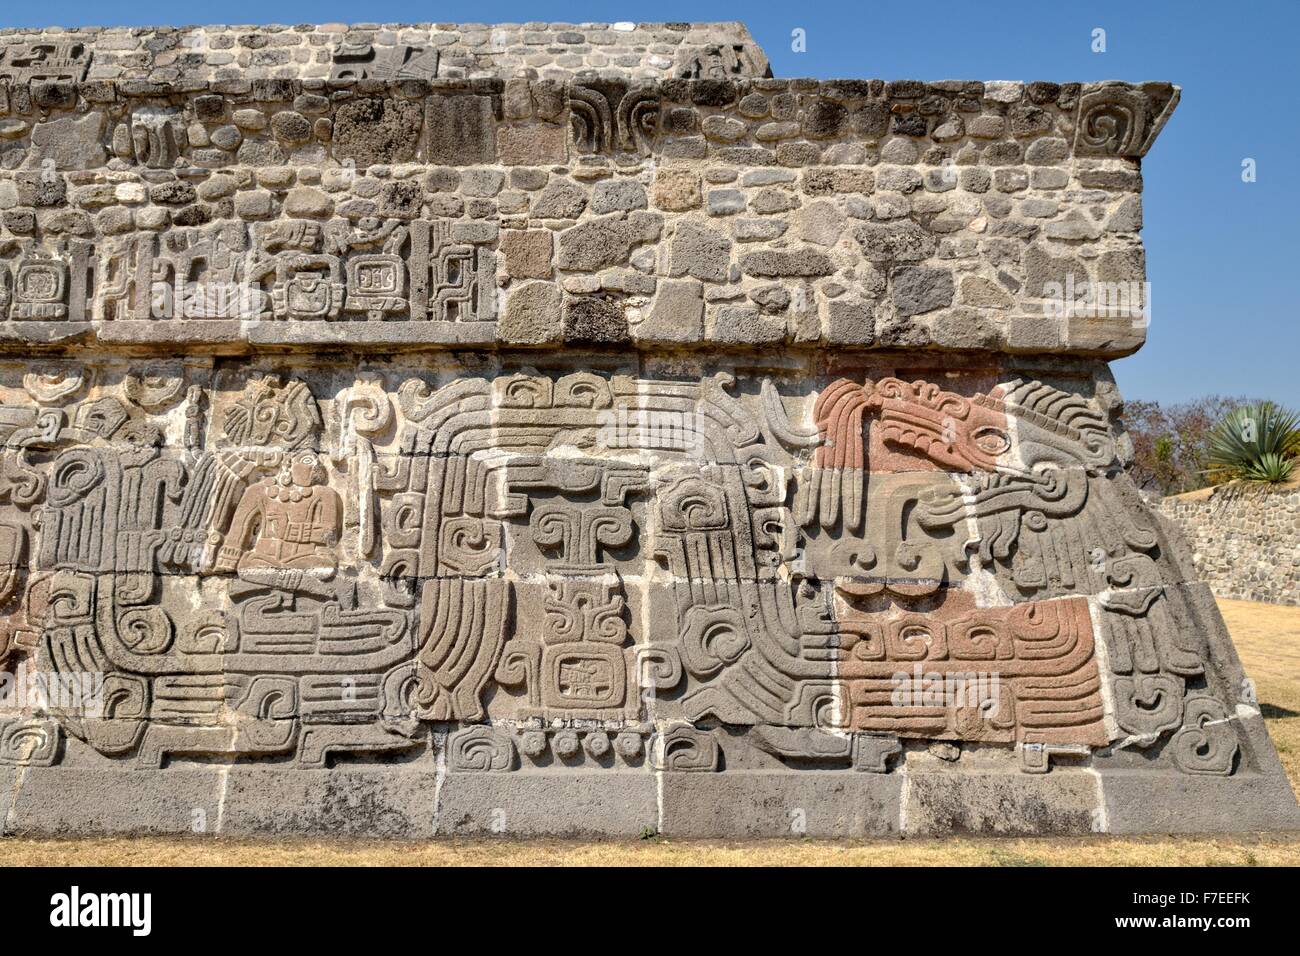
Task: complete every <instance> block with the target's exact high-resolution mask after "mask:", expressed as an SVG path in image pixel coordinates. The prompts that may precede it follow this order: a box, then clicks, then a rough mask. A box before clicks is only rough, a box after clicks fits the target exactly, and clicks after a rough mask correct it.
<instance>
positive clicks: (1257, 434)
mask: <svg viewBox="0 0 1300 956" xmlns="http://www.w3.org/2000/svg"><path fill="white" fill-rule="evenodd" d="M1298 455H1300V415H1297V414H1296V413H1295V412H1292V411H1289V410H1288V409H1285V408H1282V407H1280V406H1278V405H1275V404H1273V403H1272V402H1256V403H1254V404H1252V405H1247V406H1245V407H1244V408H1239V409H1236V410H1234V411H1232V412H1229V413H1228V414H1227V415H1226V416H1224V418H1223V420H1222V421H1220V422H1219V424H1218V425H1216V426H1215V427H1214V428H1213V429H1212V430H1211V431H1210V434H1209V435H1208V436H1207V437H1206V454H1205V463H1206V466H1207V467H1206V473H1207V474H1208V475H1209V477H1210V480H1211V481H1213V482H1216V483H1218V482H1224V481H1249V482H1263V483H1268V484H1275V483H1277V482H1282V481H1286V480H1287V479H1288V478H1290V477H1291V474H1292V472H1293V471H1294V469H1295V464H1296V457H1297V456H1298Z"/></svg>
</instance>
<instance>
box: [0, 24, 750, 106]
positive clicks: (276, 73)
mask: <svg viewBox="0 0 1300 956" xmlns="http://www.w3.org/2000/svg"><path fill="white" fill-rule="evenodd" d="M577 73H582V74H587V75H600V74H607V75H613V76H617V77H621V78H623V79H629V78H631V79H662V78H666V77H681V78H687V79H725V78H727V77H735V76H765V75H768V74H769V73H770V70H769V68H768V64H767V57H766V56H765V55H764V54H763V51H762V49H761V48H760V47H759V46H758V44H756V43H755V42H754V41H753V39H752V38H751V37H750V35H749V31H748V30H747V29H745V27H744V25H743V24H739V23H628V22H621V23H497V24H485V23H460V24H457V23H423V24H401V23H398V24H378V23H359V24H351V25H349V24H343V23H334V24H321V25H316V24H310V23H308V24H300V25H298V26H266V25H261V26H232V25H209V26H203V27H81V28H78V29H67V30H45V31H30V30H21V29H12V28H10V29H4V30H0V79H8V80H17V81H19V82H27V81H30V80H32V79H55V80H68V81H71V82H74V83H76V82H81V81H84V80H114V81H124V82H128V83H135V84H138V85H139V86H140V87H148V86H150V85H152V86H153V88H154V89H158V88H159V87H162V88H165V89H167V90H170V89H173V88H177V87H181V88H183V87H185V86H188V85H190V84H192V83H206V82H210V81H221V80H231V79H233V80H246V79H254V78H257V79H266V78H277V79H329V78H331V77H332V78H335V79H352V80H361V79H389V80H399V79H400V80H409V79H415V80H428V79H432V78H434V77H443V78H461V79H465V78H470V79H474V78H479V77H487V76H532V77H539V78H544V79H548V78H549V79H554V78H560V79H563V78H565V77H568V76H572V75H574V74H577Z"/></svg>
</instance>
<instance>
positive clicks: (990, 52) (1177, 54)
mask: <svg viewBox="0 0 1300 956" xmlns="http://www.w3.org/2000/svg"><path fill="white" fill-rule="evenodd" d="M735 19H740V20H743V21H745V22H746V23H747V24H748V25H749V28H750V31H751V32H752V33H753V34H754V36H755V38H756V39H757V40H758V42H759V43H760V44H762V45H763V47H764V48H765V49H766V50H767V52H768V55H769V57H770V58H771V60H772V69H773V71H774V72H775V74H776V75H777V76H784V77H791V76H812V77H820V78H828V77H879V78H882V79H920V80H937V79H979V80H988V79H1021V80H1038V79H1042V80H1057V81H1069V80H1081V81H1087V80H1104V79H1124V80H1133V81H1140V80H1171V81H1173V82H1175V83H1178V84H1179V85H1181V86H1182V87H1183V99H1182V103H1181V104H1180V105H1179V107H1178V111H1177V113H1176V114H1175V115H1174V117H1173V119H1172V120H1171V121H1170V124H1169V126H1167V127H1166V128H1165V130H1164V132H1163V133H1162V134H1161V136H1160V139H1159V141H1158V142H1157V143H1156V145H1155V147H1154V148H1153V149H1152V151H1151V153H1150V155H1149V156H1148V157H1147V158H1146V159H1145V160H1144V162H1143V167H1144V168H1143V172H1144V178H1145V183H1146V187H1145V198H1144V203H1145V213H1146V227H1145V230H1144V237H1145V240H1146V245H1147V264H1148V278H1149V279H1150V281H1151V284H1152V302H1153V320H1152V325H1151V329H1150V335H1149V339H1148V342H1147V345H1146V346H1145V347H1144V348H1143V349H1142V351H1141V352H1139V353H1138V354H1137V355H1136V356H1133V357H1131V358H1128V359H1124V360H1122V361H1120V362H1118V363H1116V365H1115V373H1116V376H1117V377H1118V379H1119V384H1120V387H1121V388H1122V390H1123V392H1124V394H1125V395H1126V396H1127V397H1129V398H1146V399H1157V400H1160V401H1179V400H1184V399H1189V398H1194V397H1196V396H1199V395H1204V394H1210V393H1219V394H1225V395H1250V396H1254V397H1261V398H1272V399H1274V400H1277V401H1281V402H1284V403H1286V404H1289V405H1291V406H1293V407H1300V372H1298V371H1297V365H1298V364H1300V315H1297V308H1296V299H1297V297H1296V295H1295V292H1294V286H1293V285H1292V282H1293V281H1295V279H1296V276H1297V273H1300V263H1297V252H1300V239H1297V237H1296V233H1295V232H1294V229H1295V227H1296V220H1297V213H1300V176H1298V175H1297V173H1298V172H1300V164H1298V161H1297V157H1300V121H1298V120H1297V113H1298V111H1297V108H1296V102H1295V97H1296V86H1297V84H1296V80H1297V78H1298V77H1300V68H1298V67H1297V66H1296V62H1297V55H1296V52H1295V50H1296V37H1297V35H1298V34H1300V2H1297V0H1270V2H1256V3H1252V2H1243V0H1236V2H1233V3H1227V2H1219V3H1213V4H1211V3H1200V2H1196V0H1184V2H1173V0H1141V2H1140V3H1134V2H1127V3H1121V2H1093V3H1088V4H1086V5H1085V4H1067V3H1035V4H1029V3H1025V2H1023V0H1021V2H1009V0H978V2H970V0H964V2H955V0H927V2H925V3H916V4H912V3H896V4H865V3H863V2H861V0H858V2H849V0H843V2H826V3H812V2H804V3H767V2H756V0H720V2H709V0H691V2H676V0H656V2H653V3H648V2H639V0H624V2H619V3H586V2H574V0H566V2H557V0H526V2H518V0H516V2H492V0H478V2H475V3H473V4H424V3H414V2H410V0H367V2H364V3H360V2H356V0H352V2H348V0H312V2H310V3H308V2H304V0H259V2H255V3H254V2H248V0H188V2H185V3H175V2H166V3H163V2H159V0H130V2H126V0H99V2H94V3H88V2H71V0H66V2H65V0H48V2H45V3H41V4H19V3H17V2H14V0H10V2H9V3H6V4H5V6H4V9H3V11H0V26H26V27H38V26H44V25H48V24H57V25H61V26H77V25H109V24H125V25H143V24H157V23H170V24H178V23H182V22H188V23H303V22H316V23H321V22H330V21H343V22H348V21H361V20H365V21H379V22H388V23H393V22H424V21H470V20H473V21H477V22H522V21H528V20H563V21H567V22H580V21H585V20H601V21H610V20H654V21H660V20H735ZM796 27H800V28H803V29H804V30H805V31H806V33H807V52H805V53H794V52H792V51H791V44H790V35H791V31H792V30H793V29H795V28H796ZM1098 27H1100V28H1102V29H1104V30H1105V31H1106V52H1104V53H1094V52H1092V49H1091V46H1092V33H1093V30H1094V29H1096V28H1098ZM1246 158H1251V159H1253V160H1255V164H1256V170H1257V181H1255V182H1253V183H1244V182H1242V179H1241V169H1242V160H1243V159H1246Z"/></svg>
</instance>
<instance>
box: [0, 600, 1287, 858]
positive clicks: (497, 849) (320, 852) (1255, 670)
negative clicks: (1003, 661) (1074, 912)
mask: <svg viewBox="0 0 1300 956" xmlns="http://www.w3.org/2000/svg"><path fill="white" fill-rule="evenodd" d="M1219 604H1220V607H1222V609H1223V614H1224V617H1225V618H1226V619H1227V621H1228V627H1229V629H1230V630H1231V631H1232V635H1233V639H1234V641H1235V642H1236V645H1237V649H1238V651H1239V652H1240V654H1241V657H1242V660H1243V662H1244V663H1245V666H1246V670H1247V672H1248V673H1249V674H1250V675H1251V677H1252V678H1253V679H1254V680H1255V682H1256V688H1257V691H1258V694H1259V700H1260V702H1261V705H1262V707H1263V710H1264V716H1265V719H1266V720H1267V721H1268V726H1269V732H1270V733H1271V734H1272V736H1273V741H1274V743H1276V744H1277V749H1278V752H1279V754H1281V757H1282V762H1283V764H1284V765H1285V766H1286V771H1287V775H1288V777H1289V778H1290V780H1291V786H1292V787H1293V788H1297V789H1300V608H1295V607H1278V606H1275V605H1269V604H1257V603H1254V602H1251V601H1220V602H1219ZM69 864H75V865H80V866H98V865H115V866H132V865H152V866H171V865H186V866H194V865H200V866H265V865H275V866H320V865H327V866H328V865H335V866H337V865H345V866H478V865H506V866H588V865H600V866H645V865H651V866H772V865H778V866H862V865H884V866H980V865H991V866H1040V865H1044V866H1054V865H1066V864H1068V865H1084V866H1162V865H1163V866H1255V865H1261V866H1285V865H1291V866H1295V865H1300V835H1291V836H1287V835H1282V836H1277V835H1258V834H1248V835H1241V836H1232V837H1150V838H1144V839H1112V838H1108V837H1078V838H1043V839H972V838H950V839H946V840H928V839H927V840H845V841H838V842H831V841H823V840H801V841H791V840H770V841H761V842H749V843H738V842H714V841H681V842H678V841H674V840H664V839H653V840H638V841H609V842H581V843H580V842H572V841H556V840H545V841H530V842H527V843H523V842H513V841H509V840H439V841H428V842H413V843H392V842H376V841H318V840H282V841H276V842H266V841H260V842H252V841H235V840H212V839H207V840H202V839H181V838H147V839H146V838H137V839H100V840H85V839H81V840H20V839H13V840H2V841H0V865H5V866H40V865H46V866H50V865H53V866H61V865H69Z"/></svg>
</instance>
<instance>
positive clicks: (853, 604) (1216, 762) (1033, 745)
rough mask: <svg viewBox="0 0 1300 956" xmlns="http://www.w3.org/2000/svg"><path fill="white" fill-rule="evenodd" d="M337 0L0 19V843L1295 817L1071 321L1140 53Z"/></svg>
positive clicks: (1113, 338) (1122, 232)
mask: <svg viewBox="0 0 1300 956" xmlns="http://www.w3.org/2000/svg"><path fill="white" fill-rule="evenodd" d="M339 33H340V31H338V30H334V29H330V28H321V29H315V28H313V29H306V30H298V29H297V28H295V29H293V30H266V31H253V32H251V33H248V36H249V37H253V38H255V41H254V42H253V43H251V44H250V43H248V42H245V41H244V40H242V39H240V37H243V36H244V32H243V31H241V30H239V29H238V28H220V29H218V28H212V29H210V30H209V31H208V33H207V34H206V35H207V40H206V41H205V43H206V45H204V46H202V47H201V48H200V47H194V48H191V47H186V48H185V49H186V50H191V51H192V52H185V53H182V52H180V51H179V50H178V48H177V47H176V46H175V43H176V42H177V39H176V38H177V37H178V36H179V37H191V38H192V37H194V36H195V35H196V34H195V33H194V32H193V31H178V32H171V31H165V30H160V31H116V32H113V31H106V32H104V33H93V34H89V35H88V36H89V37H90V40H89V41H88V42H87V43H86V44H84V45H82V46H81V47H80V48H76V47H75V44H74V46H72V47H69V46H68V45H67V43H66V41H67V37H68V35H67V34H63V33H52V34H50V35H48V36H47V37H43V38H41V39H40V40H39V41H33V39H32V38H31V37H16V38H14V37H11V38H10V39H12V40H13V41H14V42H11V43H8V44H6V45H5V46H4V50H5V55H4V58H3V59H0V68H3V67H4V66H5V64H7V65H8V68H9V69H10V73H9V74H8V75H9V77H10V78H9V79H8V80H0V224H2V226H3V231H2V232H0V569H4V573H3V574H0V602H3V603H0V662H3V664H4V667H5V668H7V670H8V673H10V674H12V675H13V681H12V682H19V683H21V682H22V681H28V680H29V675H40V676H41V677H42V679H50V680H55V681H56V683H55V684H53V685H51V686H54V687H60V688H61V687H63V686H64V685H66V684H76V682H77V681H78V680H83V679H84V680H87V681H91V682H92V686H93V687H95V688H97V691H98V693H97V695H96V696H94V697H93V698H92V699H91V701H90V703H91V704H92V705H93V706H91V707H89V708H87V707H80V706H76V702H75V701H74V702H71V703H70V702H69V701H67V700H66V699H64V698H63V697H58V698H56V699H50V700H46V701H44V702H42V701H40V700H37V701H36V702H35V703H30V704H29V705H28V706H20V707H17V708H16V709H12V710H10V711H8V712H6V714H5V715H4V716H3V717H0V808H3V810H4V813H3V815H2V816H0V818H2V819H4V820H5V821H6V823H5V827H6V828H7V830H8V831H9V832H26V833H39V832H68V831H73V832H86V831H96V832H103V831H125V832H141V831H161V832H172V831H176V830H183V831H191V830H193V829H195V827H196V826H197V825H198V824H196V822H195V821H196V820H201V821H203V823H202V827H201V828H202V829H205V830H208V831H210V832H211V831H215V832H222V833H256V832H298V833H302V832H312V833H319V832H330V833H337V832H358V833H367V834H384V835H403V836H420V835H428V834H430V833H439V834H441V833H474V832H502V831H503V830H504V832H508V833H512V834H515V835H528V834H564V835H572V834H591V833H598V834H604V835H620V836H632V835H636V834H639V833H641V832H642V831H643V830H646V829H653V830H657V831H659V832H665V833H670V834H677V835H711V836H719V835H728V834H733V835H781V834H787V833H790V832H792V829H791V827H792V823H794V824H796V825H797V826H798V827H800V828H801V829H799V830H795V831H793V832H802V833H808V834H823V835H844V834H867V833H898V832H905V833H943V832H951V831H964V832H970V831H975V832H1002V833H1006V832H1049V831H1050V832H1094V831H1098V830H1107V831H1114V832H1132V831H1142V830H1149V829H1160V830H1166V829H1192V830H1202V829H1205V830H1214V829H1231V828H1237V827H1242V826H1246V827H1251V828H1268V827H1273V826H1284V825H1294V824H1295V822H1296V820H1297V810H1296V805H1295V800H1294V798H1293V796H1292V795H1291V793H1290V790H1289V788H1288V787H1287V784H1286V781H1285V777H1284V776H1283V774H1282V771H1281V767H1280V765H1279V764H1278V761H1277V758H1276V755H1275V753H1274V752H1273V749H1272V745H1271V743H1270V742H1269V740H1268V738H1267V735H1266V734H1265V733H1264V730H1263V724H1262V719H1261V717H1260V715H1259V711H1258V708H1257V707H1255V706H1254V702H1253V700H1251V699H1250V698H1249V696H1248V687H1249V685H1248V684H1247V682H1246V681H1245V679H1244V675H1243V674H1242V672H1241V668H1240V664H1239V662H1238V661H1237V659H1236V656H1235V654H1234V652H1233V650H1232V646H1231V642H1230V640H1229V639H1228V637H1227V634H1226V632H1225V631H1224V629H1223V625H1222V621H1221V619H1220V618H1219V616H1218V613H1217V610H1216V609H1215V606H1214V604H1213V599H1212V597H1211V595H1210V594H1209V592H1208V590H1207V589H1206V588H1205V586H1204V585H1203V584H1201V583H1198V582H1197V581H1196V579H1195V575H1194V573H1193V572H1192V570H1191V568H1190V564H1189V560H1188V557H1187V554H1186V553H1185V549H1184V548H1183V547H1182V545H1181V544H1180V542H1179V541H1178V540H1177V539H1176V538H1173V537H1171V536H1170V535H1169V534H1168V533H1167V529H1166V528H1164V527H1162V526H1161V524H1160V522H1159V520H1158V519H1157V517H1156V516H1155V515H1154V514H1152V513H1151V511H1150V509H1149V508H1148V507H1147V505H1146V504H1145V503H1144V502H1143V500H1142V499H1141V498H1140V496H1139V495H1138V494H1137V492H1136V490H1135V489H1134V488H1133V487H1132V485H1131V483H1130V482H1129V481H1128V479H1127V478H1126V477H1125V476H1124V472H1123V464H1124V459H1125V457H1126V450H1125V449H1126V447H1127V445H1126V441H1125V437H1124V435H1123V433H1122V431H1121V430H1120V429H1119V427H1118V426H1117V425H1116V416H1117V414H1118V412H1119V411H1120V409H1121V402H1120V398H1119V395H1118V394H1117V392H1116V390H1115V388H1114V384H1113V381H1112V380H1111V378H1110V376H1109V373H1108V371H1107V368H1106V365H1105V361H1106V359H1108V358H1111V357H1115V356H1119V355H1124V354H1127V353H1129V352H1131V351H1132V350H1134V349H1136V348H1137V347H1138V346H1139V345H1140V344H1141V343H1142V341H1143V337H1144V335H1145V331H1146V323H1145V321H1144V315H1143V311H1144V310H1143V306H1144V300H1143V298H1142V296H1141V295H1140V294H1138V295H1136V296H1130V297H1127V298H1122V301H1120V302H1118V303H1111V305H1112V306H1118V307H1113V308H1109V309H1107V310H1105V311H1104V312H1103V314H1100V315H1098V314H1096V312H1095V310H1092V309H1088V308H1077V306H1079V305H1081V304H1082V305H1087V303H1086V302H1083V301H1082V300H1080V299H1079V298H1078V297H1077V295H1076V292H1077V290H1083V289H1088V288H1091V287H1092V286H1093V285H1101V286H1105V287H1116V288H1123V289H1128V288H1130V287H1137V288H1139V289H1140V288H1141V285H1142V279H1143V278H1144V261H1143V253H1142V245H1141V240H1140V238H1139V234H1138V232H1139V228H1140V226H1141V206H1140V199H1139V192H1140V188H1141V172H1140V160H1141V157H1142V155H1143V154H1144V153H1145V152H1146V150H1147V149H1148V148H1149V147H1150V146H1151V144H1152V142H1153V140H1154V138H1155V137H1156V135H1157V134H1158V132H1159V130H1160V128H1161V126H1162V125H1163V124H1164V122H1165V121H1166V120H1167V118H1168V117H1169V115H1170V113H1171V111H1172V110H1173V108H1174V106H1175V104H1176V102H1177V99H1178V90H1177V88H1176V87H1173V86H1171V85H1170V84H1167V83H1145V84H1141V85H1137V86H1135V85H1130V84H1125V83H1102V84H1069V83H1065V84H1058V83H1054V82H1033V83H1019V82H990V83H983V82H965V81H962V82H943V83H922V82H915V81H894V82H884V81H879V80H846V81H826V82H819V81H812V80H774V79H770V78H766V77H764V76H763V75H762V74H763V73H765V72H766V65H765V61H763V60H762V59H761V55H760V54H758V53H756V52H753V51H752V50H751V49H750V47H749V46H747V45H746V44H748V43H749V42H750V41H748V40H747V39H746V38H747V34H745V33H744V32H743V30H741V29H740V28H738V27H732V26H725V25H724V26H722V27H717V28H713V27H708V28H705V27H699V28H696V27H691V28H685V29H681V28H679V27H677V26H674V25H663V26H662V27H656V26H643V27H634V28H632V29H631V30H623V29H621V28H620V27H619V25H615V26H612V27H610V28H609V30H605V29H604V28H597V27H589V26H588V25H584V26H583V27H582V28H580V29H576V30H573V31H571V30H569V29H567V28H554V29H549V30H548V29H542V28H540V27H539V28H534V27H532V26H527V27H524V28H518V29H516V28H484V29H479V28H471V27H466V28H463V29H462V31H461V32H459V33H457V32H456V31H452V30H445V29H443V28H440V27H439V28H410V29H409V30H408V29H407V28H394V29H391V30H388V29H384V30H379V31H372V30H359V31H357V34H356V35H355V36H354V35H353V34H352V33H349V34H348V35H346V36H340V35H339ZM498 36H500V37H502V38H503V39H502V40H501V42H500V44H497V43H496V40H495V38H497V37H498ZM577 36H581V38H582V39H581V40H578V39H572V42H570V38H571V37H577ZM277 37H278V38H281V40H278V41H277V40H276V39H275V38H277ZM326 37H328V38H329V42H323V40H322V38H326ZM424 37H429V38H438V40H439V42H440V43H441V44H442V45H441V46H439V49H441V50H443V51H444V52H446V51H450V52H448V55H447V56H445V57H442V56H440V57H438V58H436V61H437V62H436V64H435V63H434V59H435V58H429V57H427V56H426V55H425V52H421V51H420V50H416V51H415V52H411V49H410V48H412V47H420V46H421V43H422V42H423V40H422V38H424ZM530 37H536V38H537V42H536V43H533V42H532V40H530ZM671 37H681V38H682V44H680V46H681V48H682V50H683V51H686V52H687V53H689V56H685V58H682V57H678V58H674V59H673V60H672V63H671V64H660V63H658V62H657V61H656V60H655V58H656V57H660V56H663V57H665V58H666V57H667V56H668V54H667V52H664V51H661V50H660V49H659V47H660V45H663V46H665V47H666V46H668V45H671ZM256 38H264V39H266V43H265V44H264V45H263V44H261V41H260V39H256ZM363 38H364V39H363ZM227 39H231V40H232V41H233V45H232V44H231V43H227ZM290 39H293V40H295V41H297V42H293V43H290V42H288V41H289V40H290ZM408 39H410V40H412V42H411V43H409V44H408V43H407V40H408ZM304 40H305V41H306V43H305V44H304V43H303V41H304ZM218 41H219V42H218ZM415 41H419V42H415ZM444 41H445V42H444ZM606 42H607V43H608V44H610V45H611V49H610V50H609V51H607V52H599V50H598V48H600V49H603V47H602V44H604V43H606ZM430 43H432V39H430ZM367 44H369V47H368V48H367V49H364V50H363V49H362V48H363V47H367ZM498 45H499V46H500V49H498V48H497V47H498ZM534 46H535V47H536V48H537V52H536V53H533V54H528V53H525V52H523V51H524V50H526V49H529V48H532V47H534ZM568 46H573V47H574V49H573V51H572V54H568V53H563V52H555V51H563V50H564V49H565V48H567V47H568ZM588 46H589V47H590V49H588ZM234 49H240V50H241V51H243V52H240V53H238V54H234V53H230V54H228V55H229V56H233V57H235V59H234V60H228V59H227V58H226V57H225V56H222V55H220V54H219V53H217V54H214V52H213V51H222V50H227V51H228V50H234ZM614 49H617V50H619V51H620V52H619V53H618V55H617V56H613V55H612V54H613V51H614ZM15 50H18V51H20V52H21V55H19V56H15ZM263 50H281V51H283V52H288V51H291V50H301V51H302V52H306V53H311V52H312V51H315V53H321V54H325V53H327V54H328V55H327V56H317V55H315V53H312V55H309V56H306V57H305V58H302V59H301V62H299V59H298V57H297V56H296V54H294V55H293V56H291V57H290V59H291V60H292V62H293V65H290V64H289V63H284V62H281V58H280V57H275V58H272V59H267V60H263V59H262V58H259V57H258V56H257V53H259V52H261V51H263ZM398 50H401V51H403V52H400V53H398V52H394V51H398ZM692 50H693V51H694V52H691V51H692ZM426 52H427V51H426ZM245 53H248V55H247V56H245ZM452 53H455V56H453V55H451V54H452ZM171 54H176V55H175V56H172V55H171ZM643 55H644V58H641V57H642V56H643ZM552 57H553V58H554V59H553V60H552V59H551V58H552ZM570 57H572V58H570ZM624 57H626V58H627V59H626V62H625V61H624V59H623V58H624ZM701 57H703V59H701ZM634 60H635V62H633V61H634ZM358 64H361V66H360V67H358ZM366 64H370V66H367V65H366ZM375 64H378V66H376V65H375ZM453 65H454V66H455V67H456V68H457V69H463V70H464V71H465V73H466V75H464V76H453V75H451V73H450V72H449V71H450V70H451V68H452V67H453ZM646 65H649V66H650V67H652V68H653V69H654V70H656V71H660V72H662V74H663V76H662V78H660V79H657V80H647V79H645V78H644V76H643V75H642V74H643V72H644V70H643V68H644V67H645V66H646ZM552 67H553V68H554V69H552ZM15 69H16V70H17V72H14V70H15ZM160 71H161V72H160ZM264 71H270V74H271V75H259V74H261V73H263V72H264ZM469 74H474V75H469ZM95 681H98V683H94V682H95ZM23 686H27V685H23ZM38 696H39V695H38ZM1153 794H1160V795H1161V798H1160V799H1152V795H1153ZM6 801H7V802H6Z"/></svg>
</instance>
